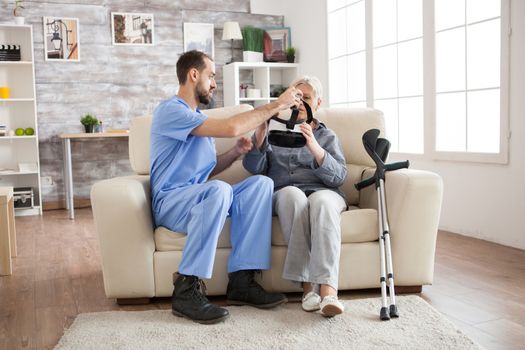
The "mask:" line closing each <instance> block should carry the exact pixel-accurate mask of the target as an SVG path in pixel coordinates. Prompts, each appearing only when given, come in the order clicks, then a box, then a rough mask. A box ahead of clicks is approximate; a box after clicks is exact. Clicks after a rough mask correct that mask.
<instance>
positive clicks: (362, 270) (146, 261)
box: [91, 105, 443, 299]
mask: <svg viewBox="0 0 525 350" xmlns="http://www.w3.org/2000/svg"><path fill="white" fill-rule="evenodd" d="M248 109H251V106H248V105H240V106H235V107H226V108H217V109H214V110H208V111H206V114H207V115H209V116H210V117H225V116H229V115H232V114H235V113H238V112H241V111H245V110H248ZM318 117H319V118H320V119H321V120H322V121H323V122H325V123H326V125H327V126H328V127H330V128H332V129H333V130H334V131H335V132H336V133H337V134H338V136H339V139H340V141H341V143H342V145H343V148H344V153H345V157H346V160H347V163H348V178H347V181H346V183H345V184H344V186H343V187H342V189H343V191H344V192H345V193H346V195H347V199H348V202H349V206H350V207H349V210H348V211H346V212H344V213H342V215H341V227H342V247H341V259H340V276H339V287H340V289H341V290H345V289H362V288H375V287H378V286H379V245H378V240H377V236H378V233H377V227H378V224H377V212H376V209H375V208H376V192H375V189H374V187H373V186H371V187H369V188H367V189H364V190H362V191H361V192H358V191H357V190H355V188H354V183H356V182H358V181H360V180H361V179H363V178H365V177H368V176H370V175H371V174H372V173H373V169H372V167H373V165H374V164H373V162H372V160H371V159H370V157H369V156H368V155H367V154H366V152H365V150H364V148H363V145H362V143H361V136H362V135H363V133H364V132H365V131H366V130H368V129H371V128H378V129H380V130H382V131H383V130H384V121H383V116H382V113H381V112H380V111H378V110H374V109H323V110H320V111H319V113H318ZM150 124H151V117H141V118H136V119H134V120H133V121H132V125H131V130H130V140H129V155H130V161H131V165H132V168H133V170H134V171H135V172H136V174H137V175H135V176H126V177H117V178H113V179H109V180H104V181H100V182H98V183H96V184H95V185H94V186H93V188H92V191H91V202H92V206H93V215H94V219H95V224H96V229H97V231H98V237H99V241H100V249H101V253H102V268H103V275H104V287H105V291H106V295H107V297H108V298H117V299H128V298H149V297H155V296H157V297H164V296H170V295H171V293H172V290H173V285H172V273H173V272H174V271H177V266H178V265H179V262H180V261H181V257H182V249H183V247H184V242H185V235H183V234H181V233H176V232H171V231H169V230H167V229H165V228H158V229H156V230H154V228H153V223H152V216H151V203H150V183H149V175H148V173H149V134H150ZM234 142H235V140H234V139H217V153H221V152H223V151H225V150H226V149H228V148H229V147H231V146H232V145H233V143H234ZM246 176H249V173H247V171H246V170H244V168H243V167H242V161H240V160H238V161H236V162H235V163H234V164H233V165H232V166H231V167H230V168H229V169H227V170H226V171H224V172H223V173H221V174H219V176H217V177H216V178H219V179H221V180H224V181H227V182H229V183H235V182H238V181H240V180H241V179H243V178H245V177H246ZM442 186H443V185H442V180H441V178H440V177H439V176H438V175H436V174H434V173H431V172H427V171H419V170H412V169H410V170H407V169H404V170H398V171H395V172H389V173H387V176H386V198H387V205H388V216H389V223H390V232H391V240H392V255H393V264H394V276H395V282H396V286H418V287H419V286H422V285H425V284H431V283H432V278H433V270H434V252H435V243H436V233H437V227H438V222H439V215H440V210H441V199H442ZM272 225H273V226H272V268H271V270H268V271H264V272H263V274H262V276H261V284H262V285H263V286H264V287H265V288H267V289H268V290H272V291H283V292H291V291H298V289H297V286H296V285H294V284H292V283H291V282H289V281H287V280H284V279H282V278H281V273H282V268H283V263H284V259H285V256H286V243H285V242H284V240H283V237H282V233H281V229H280V225H279V221H278V219H277V218H276V217H274V218H273V224H272ZM230 249H231V248H230V240H229V219H228V220H227V221H226V225H225V227H224V229H223V232H222V234H221V237H220V239H219V243H218V247H217V254H216V258H215V264H214V270H213V278H212V279H211V280H208V281H206V285H207V291H208V294H209V295H222V294H225V292H226V285H227V281H228V278H227V271H226V266H227V257H228V255H229V253H230ZM415 289H416V290H417V289H418V288H415Z"/></svg>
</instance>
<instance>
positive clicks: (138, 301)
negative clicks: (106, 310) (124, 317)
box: [117, 298, 150, 305]
mask: <svg viewBox="0 0 525 350" xmlns="http://www.w3.org/2000/svg"><path fill="white" fill-rule="evenodd" d="M149 302H150V298H117V304H119V305H145V304H149Z"/></svg>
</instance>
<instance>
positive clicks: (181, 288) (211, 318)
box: [171, 275, 230, 324]
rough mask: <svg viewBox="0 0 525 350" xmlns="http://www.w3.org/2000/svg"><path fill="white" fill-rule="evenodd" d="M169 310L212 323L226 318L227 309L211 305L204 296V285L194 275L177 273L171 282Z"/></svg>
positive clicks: (192, 318)
mask: <svg viewBox="0 0 525 350" xmlns="http://www.w3.org/2000/svg"><path fill="white" fill-rule="evenodd" d="M173 285H174V289H173V296H172V297H171V311H172V312H173V314H174V315H176V316H179V317H186V318H189V319H190V320H192V321H195V322H198V323H205V324H212V323H217V322H220V321H222V320H224V319H226V318H227V317H228V316H229V315H230V314H229V312H228V310H226V309H223V308H221V307H218V306H217V305H213V304H211V303H210V302H209V300H208V298H206V286H205V285H204V282H203V281H202V280H201V279H199V278H198V277H196V276H186V275H179V276H178V277H177V279H176V280H175V282H174V283H173Z"/></svg>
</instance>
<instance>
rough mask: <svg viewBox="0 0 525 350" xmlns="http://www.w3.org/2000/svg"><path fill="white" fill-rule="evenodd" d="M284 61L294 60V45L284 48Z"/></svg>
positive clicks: (290, 61)
mask: <svg viewBox="0 0 525 350" xmlns="http://www.w3.org/2000/svg"><path fill="white" fill-rule="evenodd" d="M286 61H288V63H294V62H295V47H289V48H287V49H286Z"/></svg>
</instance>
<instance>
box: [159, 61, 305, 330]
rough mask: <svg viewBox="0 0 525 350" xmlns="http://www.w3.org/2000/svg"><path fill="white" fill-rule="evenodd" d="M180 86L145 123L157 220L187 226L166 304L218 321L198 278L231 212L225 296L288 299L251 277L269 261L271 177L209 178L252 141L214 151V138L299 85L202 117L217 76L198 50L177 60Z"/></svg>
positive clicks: (264, 114) (247, 125) (246, 123)
mask: <svg viewBox="0 0 525 350" xmlns="http://www.w3.org/2000/svg"><path fill="white" fill-rule="evenodd" d="M177 77H178V79H179V84H180V87H179V91H178V93H177V95H176V96H174V97H173V98H171V99H169V100H166V101H163V102H162V103H160V105H159V106H158V107H157V109H156V110H155V113H154V116H153V122H152V125H151V169H150V174H151V192H152V206H153V215H154V219H155V225H156V226H163V227H166V228H168V229H170V230H172V231H177V232H185V233H187V239H186V244H185V246H184V250H183V255H182V261H181V263H180V265H179V271H178V275H177V274H174V280H175V281H174V290H173V296H172V311H173V313H174V314H175V315H177V316H183V317H186V318H189V319H191V320H194V321H196V322H199V323H216V322H219V321H221V320H223V319H225V318H226V317H228V310H226V309H224V308H221V307H218V306H216V305H213V304H211V303H210V302H209V301H208V299H207V298H206V296H205V291H204V289H205V286H204V283H203V281H202V280H201V279H202V278H211V275H212V270H213V261H214V259H215V251H216V248H217V240H218V237H219V234H220V233H221V231H222V228H223V226H224V222H225V220H226V217H227V216H230V217H231V229H230V236H231V244H232V252H231V254H230V257H229V260H228V273H229V274H228V276H229V282H228V287H227V295H226V297H227V303H228V304H230V305H252V306H255V307H259V308H271V307H274V306H277V305H279V304H282V303H285V302H286V301H287V299H286V297H285V295H283V294H281V293H268V292H266V291H265V290H264V289H263V288H262V287H261V286H260V285H259V284H258V283H257V282H256V281H255V280H254V273H255V271H257V270H262V269H269V268H270V253H271V252H270V244H271V218H272V194H273V181H272V180H271V179H270V178H268V177H266V176H261V175H258V176H251V177H249V178H247V179H245V180H244V181H241V182H240V183H238V184H235V185H229V184H227V183H225V182H223V181H219V180H212V181H207V180H208V178H209V177H211V176H213V175H215V174H218V173H220V172H221V171H223V170H224V169H226V168H227V167H229V166H230V165H231V164H232V162H233V161H234V160H236V159H237V158H238V157H239V156H241V155H242V154H245V153H247V152H248V151H249V150H250V149H251V148H252V143H251V140H250V139H249V138H245V137H241V138H240V139H239V140H237V143H236V145H235V146H234V147H233V148H232V149H231V150H229V151H228V152H226V153H224V154H221V155H218V156H217V155H216V151H215V139H214V137H236V136H239V135H242V134H244V133H246V132H248V131H250V130H253V129H255V128H256V127H257V126H258V125H260V124H261V123H264V122H266V121H267V120H268V119H269V118H271V116H272V115H274V114H277V113H278V112H279V111H280V110H283V109H287V108H290V107H291V106H294V105H295V106H298V105H299V98H300V96H301V91H300V90H298V89H296V88H293V87H292V88H290V89H288V90H287V91H285V92H284V93H283V94H282V95H281V97H279V99H277V100H276V101H274V102H271V103H269V104H267V105H264V106H261V107H258V108H256V109H255V110H253V111H249V112H244V113H241V114H237V115H234V116H232V117H229V118H226V119H213V118H208V117H207V116H206V115H205V114H203V113H202V112H201V111H200V110H199V109H198V108H197V106H198V104H199V103H203V104H208V103H209V102H210V100H211V97H212V94H213V91H214V90H215V88H216V86H217V85H216V83H215V65H214V63H213V60H212V59H211V58H210V57H208V56H207V55H206V54H204V53H202V52H199V51H189V52H186V53H184V54H183V55H182V56H181V57H180V58H179V60H178V61H177Z"/></svg>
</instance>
